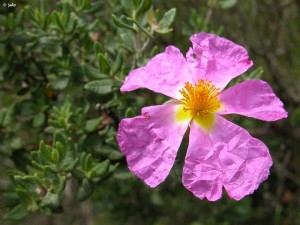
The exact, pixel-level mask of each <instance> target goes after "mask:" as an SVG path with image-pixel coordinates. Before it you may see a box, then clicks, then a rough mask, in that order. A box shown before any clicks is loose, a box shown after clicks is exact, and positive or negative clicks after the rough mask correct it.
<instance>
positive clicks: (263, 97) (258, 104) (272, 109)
mask: <svg viewBox="0 0 300 225" xmlns="http://www.w3.org/2000/svg"><path fill="white" fill-rule="evenodd" d="M220 100H221V102H222V105H223V108H224V109H223V110H222V111H220V112H218V114H232V113H235V114H240V115H243V116H249V117H253V118H256V119H260V120H265V121H274V120H279V119H282V118H286V117H287V112H286V111H285V110H284V108H283V104H282V102H281V101H280V100H279V98H278V97H277V96H276V95H275V94H274V92H273V90H272V88H271V87H270V85H269V84H268V83H266V82H264V81H262V80H247V81H244V82H242V83H240V84H237V85H235V86H233V87H230V88H228V89H227V90H225V91H223V92H222V93H221V95H220Z"/></svg>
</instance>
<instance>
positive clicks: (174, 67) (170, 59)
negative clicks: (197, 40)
mask: <svg viewBox="0 0 300 225" xmlns="http://www.w3.org/2000/svg"><path fill="white" fill-rule="evenodd" d="M186 81H188V82H192V79H191V76H190V74H189V70H188V67H187V63H186V60H185V58H184V57H183V55H182V54H181V53H180V51H179V49H177V48H176V47H174V46H168V47H167V48H166V50H165V52H164V53H160V54H158V55H156V56H155V57H153V58H152V59H151V60H150V61H149V62H148V63H147V65H146V66H144V67H141V68H138V69H135V70H133V71H131V72H130V74H129V75H128V76H127V77H126V79H125V81H124V83H123V86H122V87H121V91H123V92H124V91H132V90H135V89H138V88H148V89H150V90H152V91H155V92H159V93H162V94H164V95H167V96H169V97H171V98H175V99H180V97H181V95H180V93H179V91H178V90H180V89H182V88H183V87H184V84H185V82H186Z"/></svg>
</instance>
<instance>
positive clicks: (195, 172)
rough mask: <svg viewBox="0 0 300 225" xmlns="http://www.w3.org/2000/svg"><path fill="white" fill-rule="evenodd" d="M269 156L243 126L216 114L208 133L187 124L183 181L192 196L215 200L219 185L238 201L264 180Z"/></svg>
mask: <svg viewBox="0 0 300 225" xmlns="http://www.w3.org/2000/svg"><path fill="white" fill-rule="evenodd" d="M271 165H272V159H271V156H270V154H269V151H268V148H267V147H266V146H265V144H264V143H263V142H261V141H260V140H258V139H256V138H253V137H251V136H250V135H249V133H248V132H247V131H246V130H244V129H243V128H241V127H239V126H237V125H235V124H233V123H231V122H229V121H227V120H226V119H224V118H222V117H220V116H217V118H216V124H215V127H214V129H213V130H212V131H211V132H204V131H203V130H202V129H201V128H200V127H199V126H198V125H197V124H196V123H192V124H191V130H190V142H189V147H188V151H187V155H186V159H185V165H184V168H183V175H182V176H183V178H182V179H183V184H184V186H185V187H186V188H187V189H188V190H190V191H191V192H192V193H193V194H194V195H195V196H196V197H198V198H200V199H203V198H207V199H208V200H210V201H215V200H218V199H219V198H221V195H222V186H224V187H225V189H226V190H227V193H228V195H229V196H230V197H231V198H233V199H235V200H240V199H242V198H243V197H244V196H245V195H249V194H252V193H253V192H254V190H256V189H257V188H258V186H259V185H260V183H262V182H263V181H264V180H266V179H267V177H268V175H269V168H270V167H271Z"/></svg>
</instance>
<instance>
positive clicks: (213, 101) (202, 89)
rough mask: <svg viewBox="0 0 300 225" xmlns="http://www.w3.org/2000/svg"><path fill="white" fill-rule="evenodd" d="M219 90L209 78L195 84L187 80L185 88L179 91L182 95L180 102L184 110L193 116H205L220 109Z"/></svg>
mask: <svg viewBox="0 0 300 225" xmlns="http://www.w3.org/2000/svg"><path fill="white" fill-rule="evenodd" d="M219 90H220V89H219V88H217V87H216V86H215V85H214V84H213V83H212V82H211V81H209V80H204V79H200V80H199V81H198V83H197V84H195V85H192V84H191V83H189V82H186V83H185V86H184V88H183V89H182V90H180V91H179V92H180V93H181V95H182V99H181V101H180V102H181V104H183V110H184V111H185V112H189V113H190V114H191V116H202V115H204V116H205V115H207V114H211V113H214V112H216V111H218V110H220V109H221V103H220V100H219V98H218V96H219V94H220V91H219Z"/></svg>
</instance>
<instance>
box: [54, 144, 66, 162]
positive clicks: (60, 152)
mask: <svg viewBox="0 0 300 225" xmlns="http://www.w3.org/2000/svg"><path fill="white" fill-rule="evenodd" d="M55 147H56V149H57V152H58V158H59V161H61V160H63V158H64V157H65V156H66V149H65V147H64V146H63V145H62V144H61V143H60V142H59V141H57V142H56V143H55Z"/></svg>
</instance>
